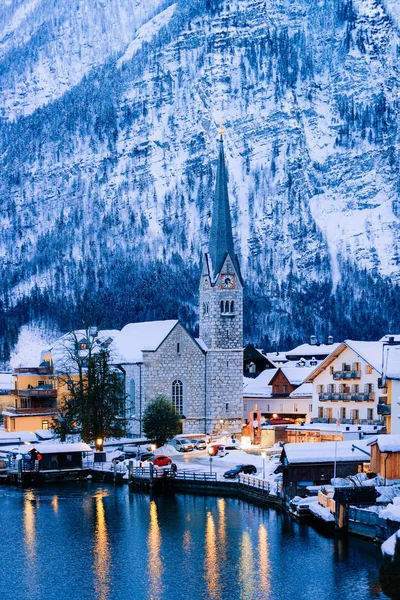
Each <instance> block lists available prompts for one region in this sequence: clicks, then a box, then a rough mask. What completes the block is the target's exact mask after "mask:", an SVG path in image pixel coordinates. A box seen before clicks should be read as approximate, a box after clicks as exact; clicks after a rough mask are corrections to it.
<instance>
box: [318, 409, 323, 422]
mask: <svg viewBox="0 0 400 600" xmlns="http://www.w3.org/2000/svg"><path fill="white" fill-rule="evenodd" d="M323 416H324V409H323V408H322V406H319V407H318V418H319V419H322V418H323Z"/></svg>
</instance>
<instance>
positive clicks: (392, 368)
mask: <svg viewBox="0 0 400 600" xmlns="http://www.w3.org/2000/svg"><path fill="white" fill-rule="evenodd" d="M385 348H387V350H385V352H386V353H387V355H386V357H385V358H386V360H385V366H386V368H385V370H384V371H385V374H386V376H387V377H388V379H400V345H399V346H385Z"/></svg>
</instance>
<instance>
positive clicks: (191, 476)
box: [175, 471, 217, 481]
mask: <svg viewBox="0 0 400 600" xmlns="http://www.w3.org/2000/svg"><path fill="white" fill-rule="evenodd" d="M175 479H179V480H181V481H217V474H216V473H196V472H192V471H178V472H177V473H176V474H175Z"/></svg>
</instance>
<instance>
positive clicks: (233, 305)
mask: <svg viewBox="0 0 400 600" xmlns="http://www.w3.org/2000/svg"><path fill="white" fill-rule="evenodd" d="M234 312H235V303H234V301H233V300H231V313H232V314H233V313H234Z"/></svg>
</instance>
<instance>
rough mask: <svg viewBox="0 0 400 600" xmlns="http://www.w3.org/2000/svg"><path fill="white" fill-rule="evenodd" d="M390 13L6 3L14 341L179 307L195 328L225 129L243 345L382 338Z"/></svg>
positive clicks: (3, 46) (389, 267)
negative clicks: (49, 324)
mask: <svg viewBox="0 0 400 600" xmlns="http://www.w3.org/2000/svg"><path fill="white" fill-rule="evenodd" d="M396 6H397V4H396V2H394V1H393V0H319V1H318V2H310V1H309V0H293V1H291V2H287V1H286V0H278V1H277V0H229V1H223V0H191V1H189V2H188V1H187V0H176V1H175V2H172V1H164V2H161V1H159V0H151V1H150V0H147V1H145V0H109V1H107V2H104V1H101V0H95V1H94V0H91V1H90V2H89V0H82V1H80V2H79V3H78V4H76V3H71V2H69V1H67V0H24V1H23V0H12V1H10V2H6V3H3V4H2V7H1V8H0V40H1V41H0V86H1V89H2V91H3V92H4V93H2V94H1V95H0V108H1V115H2V120H1V122H0V134H1V135H0V160H1V169H0V178H1V181H0V190H1V195H2V198H3V207H2V210H1V213H0V227H1V236H0V260H1V264H2V268H3V278H2V283H1V291H2V293H3V294H5V308H4V311H5V312H4V319H5V321H4V323H8V322H9V319H7V318H6V317H7V315H9V312H7V311H10V310H11V309H12V307H16V308H14V313H13V319H14V320H13V324H14V325H13V327H15V328H16V329H17V328H18V327H19V325H20V324H21V323H22V322H26V321H29V320H30V319H32V318H37V317H40V318H42V317H48V318H49V319H53V320H56V321H57V323H58V325H60V326H67V322H68V320H69V319H70V320H71V321H73V320H74V319H80V320H81V319H82V318H83V315H86V317H87V318H90V319H91V320H93V319H94V318H96V319H100V320H102V321H103V322H102V323H99V324H101V325H102V326H107V327H111V326H113V327H115V326H119V327H120V326H122V325H124V323H125V322H126V321H128V320H131V321H133V320H137V319H138V318H161V317H162V318H168V317H174V316H176V311H177V308H176V304H178V306H179V309H178V313H179V316H180V317H181V318H182V319H183V320H184V321H185V322H187V323H189V325H191V326H194V325H195V322H196V314H195V310H196V309H195V302H196V290H197V275H198V271H197V268H198V261H199V256H200V250H201V248H204V245H205V243H206V242H207V235H208V228H209V221H210V207H211V202H212V194H213V177H214V165H215V159H216V143H215V140H216V132H217V127H218V122H219V120H220V118H222V119H223V121H224V123H225V130H226V133H225V146H226V156H227V161H228V169H229V174H230V182H229V189H230V190H229V191H230V199H231V208H232V216H233V225H234V234H235V240H236V243H237V248H238V252H239V255H240V259H241V264H242V268H243V271H244V275H245V278H246V281H247V283H248V292H247V293H248V304H247V309H248V313H247V314H248V318H247V323H246V334H247V337H252V338H253V339H254V340H255V339H258V340H262V339H266V338H268V340H267V341H269V342H271V341H272V340H279V339H285V340H288V339H290V338H292V339H295V340H299V339H301V338H302V337H304V335H305V334H306V333H307V332H308V333H310V332H313V331H314V330H315V331H317V333H320V334H321V335H325V334H326V333H327V332H328V331H330V332H332V333H334V334H336V336H337V337H340V336H342V337H346V336H347V337H348V336H350V337H351V336H354V335H356V336H357V337H360V336H361V335H363V336H364V337H370V336H374V335H377V334H379V333H381V332H382V334H384V333H386V329H387V328H390V326H391V324H392V322H393V323H395V319H397V318H398V316H399V315H398V314H397V312H396V311H397V310H398V309H397V305H396V304H395V302H394V301H393V298H395V297H396V289H395V288H393V285H392V283H391V282H390V280H391V281H394V282H396V281H399V278H400V271H399V228H400V222H399V217H400V201H399V183H398V179H399V135H398V126H397V121H398V109H399V93H400V78H399V64H400V37H399V35H400V34H399V31H400V30H399V18H400V17H399V13H398V10H397V8H396ZM387 278H389V280H387ZM376 298H379V300H380V306H379V307H378V306H377V303H376ZM339 300H340V302H339ZM393 304H395V306H394V307H393ZM71 307H73V309H72V308H71ZM111 307H112V309H113V310H112V309H111ZM374 311H376V314H375V313H374ZM32 312H33V314H32ZM61 313H62V315H63V316H62V318H61V317H60V314H61ZM343 315H345V318H343ZM60 320H61V322H60ZM110 321H113V322H110ZM1 322H2V321H1V315H0V326H1ZM4 327H5V328H6V329H7V327H8V325H6V324H5V325H4ZM11 337H12V339H14V337H15V336H14V337H13V336H11ZM5 354H6V353H5Z"/></svg>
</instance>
